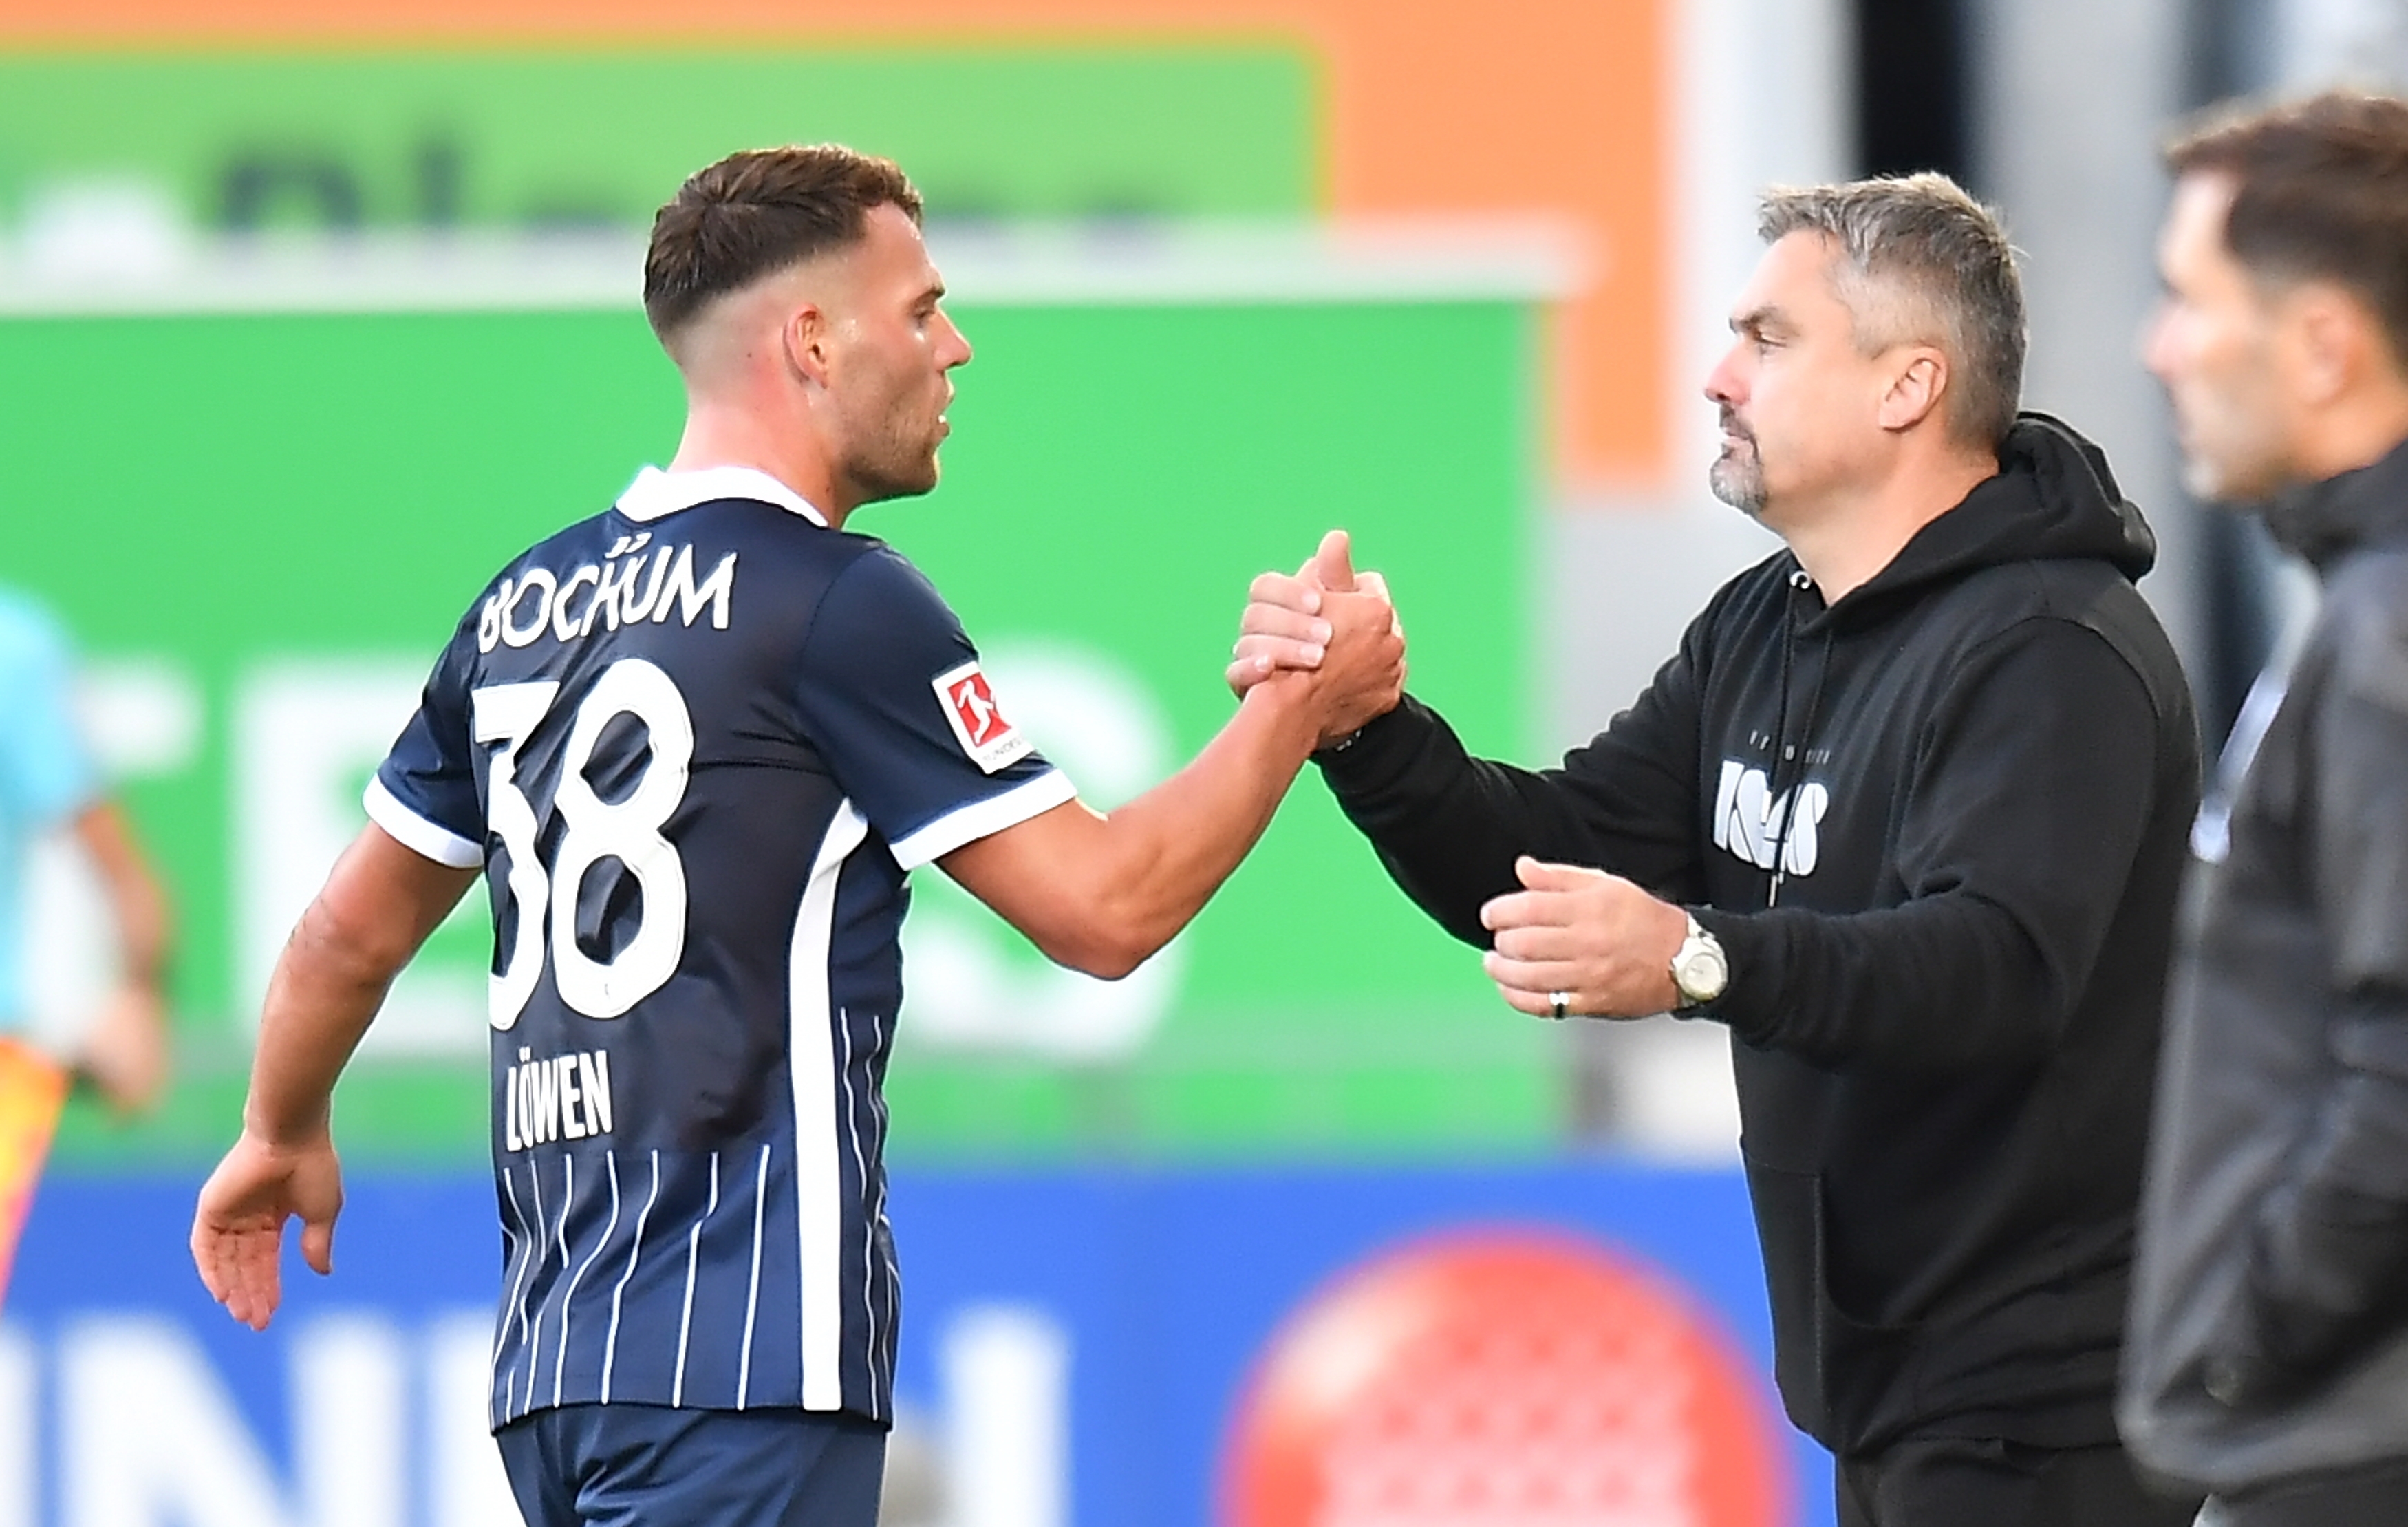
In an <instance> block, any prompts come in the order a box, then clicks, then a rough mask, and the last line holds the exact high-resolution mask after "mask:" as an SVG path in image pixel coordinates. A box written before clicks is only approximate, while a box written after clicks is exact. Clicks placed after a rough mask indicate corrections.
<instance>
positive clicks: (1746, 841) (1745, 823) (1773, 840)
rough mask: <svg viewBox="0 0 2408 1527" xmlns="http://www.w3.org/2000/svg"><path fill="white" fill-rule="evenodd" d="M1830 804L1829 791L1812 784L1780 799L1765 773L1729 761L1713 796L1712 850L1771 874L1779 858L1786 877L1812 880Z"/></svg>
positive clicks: (1795, 787)
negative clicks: (1727, 852)
mask: <svg viewBox="0 0 2408 1527" xmlns="http://www.w3.org/2000/svg"><path fill="white" fill-rule="evenodd" d="M1793 802H1794V804H1795V807H1796V810H1795V812H1794V813H1793V812H1792V810H1791V807H1792V804H1793ZM1830 804H1831V792H1830V791H1829V790H1828V789H1826V788H1824V787H1823V786H1822V785H1818V784H1815V783H1813V781H1808V782H1806V783H1804V784H1801V785H1792V786H1791V787H1790V788H1788V789H1786V790H1784V791H1782V792H1781V794H1780V795H1779V796H1778V797H1777V798H1776V797H1775V796H1774V795H1773V793H1772V782H1771V781H1770V780H1769V779H1767V778H1766V777H1765V774H1764V771H1763V770H1761V769H1750V768H1748V767H1747V766H1746V765H1745V764H1743V763H1742V762H1740V761H1739V760H1738V759H1737V758H1725V759H1724V760H1723V777H1722V783H1721V785H1719V786H1718V787H1717V788H1716V789H1715V791H1714V846H1715V847H1716V848H1725V849H1728V850H1729V851H1730V852H1731V853H1733V854H1735V855H1737V856H1739V857H1741V858H1742V859H1744V860H1746V861H1747V862H1748V863H1750V864H1753V865H1755V866H1756V868H1757V869H1759V870H1770V869H1771V868H1772V860H1773V856H1774V855H1775V854H1776V853H1778V854H1779V855H1780V857H1781V872H1782V873H1783V874H1785V875H1811V874H1813V872H1814V861H1815V859H1816V858H1817V857H1819V855H1820V850H1821V844H1822V838H1821V834H1820V833H1819V831H1818V830H1817V829H1818V828H1820V826H1821V824H1822V821H1823V813H1824V812H1825V811H1827V810H1828V809H1829V807H1830ZM1785 822H1786V824H1787V827H1786V830H1784V823H1785Z"/></svg>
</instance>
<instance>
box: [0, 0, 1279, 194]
mask: <svg viewBox="0 0 2408 1527" xmlns="http://www.w3.org/2000/svg"><path fill="white" fill-rule="evenodd" d="M1319 86H1320V81H1319V79H1317V77H1316V75H1315V73H1314V70H1313V67H1312V64H1311V63H1310V61H1309V59H1308V57H1307V55H1306V54H1305V52H1304V51H1303V50H1301V49H1296V48H1285V47H1281V46H1277V45H1274V44H1269V43H1262V44H1254V45H1224V44H1213V43H1207V42H1201V41H1197V42H1191V43H1187V44H1184V45H1182V46H1180V47H1177V48H1170V47H1163V46H1153V47H1144V46H1135V45H1131V46H1108V45H1096V46H1083V47H1073V46H1068V45H1065V46H1058V47H1041V46H1028V45H1003V44H996V45H991V46H984V47H978V46H970V45H967V44H965V45H959V46H948V47H935V46H929V47H918V48H902V47H883V48H880V47H867V46H851V47H847V46H836V45H821V46H815V47H811V48H808V49H806V48H801V47H787V48H779V47H766V48H759V49H751V50H743V51H730V50H706V49H676V48H662V47H652V48H646V49H640V50H638V49H634V48H624V49H618V50H608V49H598V48H589V49H576V50H571V49H559V48H554V49H549V50H511V49H497V50H478V51H474V52H466V51H433V50H428V51H409V50H402V51H379V52H373V53H367V52H356V53H354V52H336V51H287V52H274V53H203V54H194V53H190V52H182V53H157V54H146V53H139V52H134V53H122V52H108V53H75V52H66V53H55V52H37V53H23V54H17V55H13V56H0V223H27V224H40V225H42V227H41V230H38V232H39V233H40V236H41V237H51V236H52V234H51V232H50V230H52V229H53V227H54V226H55V228H56V230H57V232H56V237H59V238H64V239H73V238H77V237H79V235H78V233H77V231H76V228H75V226H74V224H76V223H78V220H79V219H83V220H87V221H88V220H90V219H93V218H99V219H102V220H104V221H106V220H108V219H109V218H111V217H116V218H124V217H139V216H141V215H143V214H142V212H141V211H140V209H139V207H138V205H137V207H136V209H134V210H133V211H130V212H129V211H127V210H126V203H125V198H126V197H127V196H128V195H131V196H133V197H134V198H136V202H137V203H139V201H140V199H141V198H142V197H143V196H145V195H148V196H149V197H150V199H151V205H152V211H153V213H154V214H155V215H156V216H158V217H160V218H162V219H164V220H165V221H166V222H167V223H170V224H174V225H185V226H191V227H194V228H208V229H222V230H230V231H240V230H256V229H270V230H273V229H279V228H293V227H304V228H313V229H314V228H333V229H354V228H356V229H376V228H385V227H394V226H401V225H423V226H450V225H466V226H494V225H507V226H517V227H525V226H552V227H558V226H593V225H609V226H621V225H625V224H629V223H635V224H641V223H647V222H649V221H650V220H651V218H652V209H654V208H656V207H658V206H659V205H660V204H661V203H662V202H663V201H664V200H666V199H667V196H668V194H669V193H670V192H671V191H672V190H674V189H675V188H676V186H677V184H678V182H679V181H680V180H682V179H683V178H684V177H685V176H686V175H687V174H688V173H690V172H691V171H692V170H694V169H695V167H696V166H701V165H705V164H708V163H710V161H712V160H714V159H717V158H719V157H720V156H721V155H723V154H725V153H728V152H730V151H735V150H738V149H744V148H754V147H759V146H762V145H766V144H776V143H793V142H814V141H819V140H822V139H829V138H833V139H837V140H839V141H842V142H846V143H850V144H852V145H853V146H854V147H856V148H860V149H864V150H867V151H871V152H876V153H882V154H886V155H889V156H891V157H893V158H895V159H896V160H897V161H898V162H900V163H901V164H902V165H903V166H905V168H907V169H908V170H909V171H910V173H911V175H912V177H913V178H914V179H915V180H917V181H918V183H919V185H920V187H921V189H922V190H923V191H924V192H925V194H926V195H927V197H928V200H929V204H930V207H931V209H933V210H934V211H935V213H936V214H937V215H938V216H939V217H941V218H947V219H963V218H997V217H1012V218H1031V217H1036V218H1095V217H1129V216H1141V217H1197V216H1222V217H1231V216H1240V217H1261V216H1271V215H1293V214H1297V213H1300V212H1304V211H1308V210H1310V209H1312V208H1313V207H1314V206H1316V205H1317V203H1318V202H1319V200H1320V195H1321V190H1322V187H1321V180H1320V178H1321V168H1320V165H1321V159H1320V151H1319V149H1318V144H1319V142H1320V139H1321V137H1322V134H1321V124H1320V122H1319V109H1320V108H1319V94H1320V91H1319Z"/></svg>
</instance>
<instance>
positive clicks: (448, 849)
mask: <svg viewBox="0 0 2408 1527" xmlns="http://www.w3.org/2000/svg"><path fill="white" fill-rule="evenodd" d="M360 804H362V805H364V806H366V808H367V809H368V820H369V821H371V822H374V823H375V824H376V825H377V826H379V827H380V828H384V829H385V831H386V832H388V833H390V834H392V836H393V840H394V842H395V843H399V844H401V846H402V847H404V848H407V849H409V851H410V852H411V853H413V854H416V855H418V856H419V857H422V858H430V859H433V860H434V861H435V862H436V863H437V864H440V865H444V866H446V867H448V868H450V869H453V870H481V869H483V868H484V865H485V849H484V845H483V844H481V843H470V842H469V841H468V840H467V839H466V838H463V837H461V836H460V835H459V834H458V833H456V832H453V831H452V829H450V828H445V827H442V826H439V825H437V824H436V823H434V822H430V821H428V820H427V819H426V818H425V817H423V816H421V815H419V814H417V813H416V812H414V811H411V810H410V809H409V807H408V806H405V805H403V804H402V803H401V798H400V797H399V796H396V795H394V793H393V792H392V791H391V790H388V789H386V788H385V787H384V781H383V780H381V779H380V778H378V777H377V776H376V775H374V774H371V775H369V776H368V788H367V793H366V795H364V796H362V797H361V798H360Z"/></svg>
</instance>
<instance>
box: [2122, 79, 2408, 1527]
mask: <svg viewBox="0 0 2408 1527" xmlns="http://www.w3.org/2000/svg"><path fill="white" fill-rule="evenodd" d="M2167 161H2168V165H2169V166H2170V167H2171V170H2172V172H2173V175H2174V180H2175V185H2174V194H2173V203H2172V207H2171V210H2170V212H2169V213H2168V216H2167V220H2166V225H2165V230H2164V234H2163V237H2162V238H2161V240H2160V243H2159V248H2158V263H2159V266H2160V268H2161V270H2162V273H2163V275H2164V278H2165V289H2166V295H2165V300H2164V304H2163V306H2162V308H2161V309H2160V310H2159V313H2158V316H2157V321H2156V324H2155V325H2154V326H2153V328H2152V329H2151V331H2150V335H2149V338H2148V341H2147V361H2148V366H2149V368H2150V369H2151V370H2152V371H2154V372H2156V373H2157V377H2158V378H2159V380H2161V381H2162V382H2164V383H2165V386H2166V390H2167V393H2168V395H2169V396H2171V399H2172V402H2173V409H2174V415H2175V419H2176V422H2177V424H2178V425H2179V426H2180V429H2181V436H2182V448H2183V453H2184V456H2185V460H2186V468H2187V471H2188V475H2189V479H2190V486H2191V488H2192V490H2193V491H2194V492H2196V493H2198V494H2199V495H2200V497H2206V498H2212V499H2216V500H2220V501H2223V502H2225V503H2229V504H2234V505H2241V506H2247V507H2249V509H2250V511H2251V512H2253V513H2255V514H2257V516H2258V517H2259V518H2261V519H2262V520H2263V521H2264V522H2265V525H2266V527H2267V528H2268V529H2269V530H2270V531H2271V532H2272V534H2273V537H2274V539H2275V540H2277V541H2279V542H2281V543H2282V544H2283V546H2284V547H2286V549H2287V550H2289V551H2290V552H2291V553H2293V554H2294V555H2298V556H2300V557H2301V558H2303V559H2304V560H2305V561H2307V562H2308V563H2309V565H2310V566H2312V567H2313V568H2314V569H2315V572H2316V575H2317V578H2318V580H2319V581H2320V583H2321V584H2322V587H2323V598H2322V603H2321V607H2320V609H2319V611H2318V612H2317V614H2316V617H2315V622H2314V625H2313V627H2311V629H2310V630H2309V631H2308V633H2307V635H2306V638H2305V641H2303V642H2302V643H2300V645H2299V646H2298V647H2297V649H2296V655H2293V656H2291V658H2290V659H2289V661H2287V662H2286V663H2280V664H2278V665H2277V666H2276V667H2274V668H2272V669H2269V670H2268V671H2267V674H2266V676H2265V677H2263V678H2262V679H2260V680H2259V682H2258V684H2257V690H2256V692H2255V693H2254V694H2253V695H2252V696H2251V698H2250V701H2249V703H2248V704H2247V705H2246V706H2245V707H2244V708H2243V713H2242V715H2241V718H2240V720H2239V721H2238V722H2236V724H2235V725H2234V727H2233V732H2232V736H2231V738H2230V740H2229V742H2227V743H2226V746H2225V754H2224V763H2223V766H2222V768H2221V769H2220V771H2219V777H2218V779H2217V782H2216V784H2215V785H2214V788H2212V789H2211V790H2210V792H2209V794H2208V799H2207V801H2206V804H2205V806H2204V808H2203V809H2202V811H2201V813H2200V822H2199V826H2198V828H2197V829H2196V830H2195V831H2194V833H2193V835H2192V846H2193V850H2194V854H2195V862H2194V864H2193V866H2192V877H2191V886H2190V895H2189V897H2188V899H2187V901H2188V908H2189V910H2188V915H2187V916H2186V927H2185V929H2184V930H2183V936H2182V937H2181V939H2180V941H2179V942H2178V944H2177V946H2176V952H2175V958H2174V980H2173V984H2172V988H2171V1001H2170V1005H2169V1010H2168V1019H2167V1030H2166V1040H2165V1048H2164V1051H2163V1054H2162V1062H2161V1064H2162V1069H2161V1071H2160V1073H2159V1080H2158V1088H2157V1125H2156V1131H2155V1134H2154V1137H2153V1139H2152V1142H2151V1154H2150V1160H2149V1175H2148V1187H2147V1190H2146V1193H2145V1195H2144V1198H2143V1206H2142V1217H2141V1241H2140V1257H2139V1261H2138V1266H2137V1272H2136V1275H2135V1278H2134V1282H2133V1307H2132V1321H2131V1328H2130V1338H2129V1341H2128V1345H2127V1347H2126V1349H2125V1374H2124V1392H2123V1399H2122V1405H2121V1411H2120V1419H2121V1420H2122V1423H2123V1427H2124V1431H2125V1435H2126V1436H2127V1438H2128V1440H2129V1443H2130V1445H2131V1447H2132V1448H2133V1450H2134V1451H2135V1452H2136V1453H2137V1454H2138V1455H2139V1456H2140V1457H2141V1459H2142V1460H2143V1462H2146V1463H2147V1464H2149V1465H2150V1466H2152V1467H2154V1468H2156V1469H2157V1470H2158V1471H2160V1472H2161V1473H2163V1474H2166V1475H2168V1476H2171V1477H2179V1478H2182V1479H2186V1480H2187V1481H2189V1482H2191V1483H2192V1484H2194V1485H2203V1486H2206V1487H2208V1488H2210V1489H2211V1490H2212V1491H2214V1494H2213V1497H2212V1498H2211V1500H2210V1501H2209V1504H2208V1506H2207V1509H2206V1510H2205V1511H2204V1512H2203V1513H2201V1515H2200V1522H2201V1523H2214V1524H2218V1527H2240V1524H2246V1527H2286V1524H2292V1523H2299V1524H2308V1523H2314V1524H2315V1527H2358V1524H2361V1523H2363V1524H2369V1527H2372V1524H2375V1523H2384V1524H2393V1523H2399V1522H2408V102H2402V101H2399V100H2392V99H2386V98H2382V97H2378V96H2371V95H2359V94H2326V95H2320V96H2317V97H2315V98H2314V99H2312V100H2308V101H2304V102H2300V103H2297V104H2293V105H2287V106H2281V107H2275V108H2268V109H2262V110H2257V111H2250V112H2246V113H2243V114H2241V115H2236V116H2229V117H2223V118H2218V119H2215V120H2212V121H2210V122H2208V123H2206V124H2205V125H2203V126H2200V127H2198V128H2196V129H2195V130H2193V131H2191V132H2189V133H2188V134H2187V135H2186V136H2185V137H2183V138H2181V139H2180V140H2179V141H2177V142H2176V143H2175V144H2174V145H2173V147H2172V148H2171V150H2170V151H2168V154H2167Z"/></svg>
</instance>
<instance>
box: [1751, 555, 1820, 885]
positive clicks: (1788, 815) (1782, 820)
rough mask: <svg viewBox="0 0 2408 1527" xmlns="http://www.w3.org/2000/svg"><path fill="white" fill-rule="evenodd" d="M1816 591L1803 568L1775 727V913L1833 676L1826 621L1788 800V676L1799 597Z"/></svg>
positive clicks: (1790, 612)
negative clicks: (1808, 759)
mask: <svg viewBox="0 0 2408 1527" xmlns="http://www.w3.org/2000/svg"><path fill="white" fill-rule="evenodd" d="M1813 586H1814V581H1813V579H1812V578H1809V577H1808V576H1807V575H1806V569H1803V568H1799V569H1793V570H1792V571H1791V572H1790V574H1789V595H1790V597H1789V600H1788V608H1787V609H1786V610H1785V614H1786V615H1787V616H1788V617H1789V618H1788V619H1786V620H1785V621H1784V622H1783V623H1782V633H1781V690H1780V699H1779V702H1778V703H1779V710H1778V712H1777V713H1776V715H1775V718H1774V720H1773V724H1772V771H1771V778H1770V781H1769V782H1768V783H1769V785H1770V794H1771V797H1772V801H1773V806H1772V810H1773V814H1774V816H1775V818H1776V819H1777V820H1776V824H1775V826H1774V828H1773V832H1772V878H1771V880H1770V882H1769V883H1768V884H1767V886H1765V892H1764V904H1765V905H1766V906H1767V907H1776V906H1779V905H1780V904H1781V883H1782V881H1784V880H1785V879H1786V878H1787V877H1788V874H1789V829H1790V828H1791V826H1792V825H1793V824H1794V823H1795V822H1796V820H1797V817H1798V799H1797V798H1798V796H1799V794H1800V793H1802V792H1803V791H1804V789H1805V787H1806V750H1807V748H1808V747H1809V746H1810V745H1811V744H1812V743H1813V741H1814V724H1815V722H1816V721H1818V720H1819V719H1821V716H1822V711H1823V688H1824V684H1825V682H1826V681H1827V680H1828V679H1829V678H1830V676H1831V645H1832V639H1833V636H1834V631H1833V627H1832V626H1831V623H1830V622H1829V621H1828V620H1827V621H1825V622H1824V623H1823V650H1822V653H1821V654H1820V660H1819V661H1818V662H1817V663H1816V664H1815V669H1814V686H1813V688H1811V689H1809V690H1808V691H1807V692H1806V716H1805V725H1804V727H1801V728H1800V729H1799V734H1798V746H1797V749H1796V756H1797V760H1798V766H1797V767H1796V768H1795V769H1792V770H1789V771H1786V772H1787V773H1788V775H1789V783H1788V785H1787V786H1786V792H1787V793H1784V789H1785V787H1784V785H1782V774H1783V772H1784V771H1783V769H1782V765H1783V764H1784V763H1785V762H1787V761H1788V759H1789V757H1790V753H1791V750H1790V748H1789V745H1788V743H1789V671H1790V668H1791V664H1792V660H1793V657H1794V655H1795V653H1796V651H1797V647H1798V621H1797V604H1798V596H1799V595H1800V594H1803V593H1805V592H1806V591H1807V590H1808V589H1810V588H1812V587H1813Z"/></svg>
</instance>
